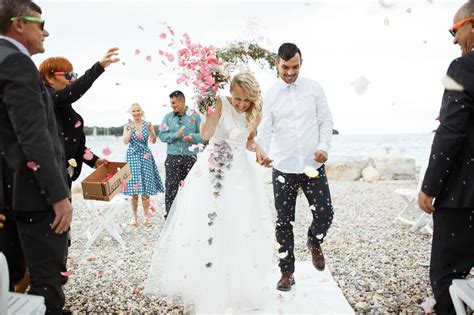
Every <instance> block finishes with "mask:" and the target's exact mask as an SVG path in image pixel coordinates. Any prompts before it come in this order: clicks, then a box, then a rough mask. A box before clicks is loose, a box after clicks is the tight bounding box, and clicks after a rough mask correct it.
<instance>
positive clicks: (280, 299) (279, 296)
mask: <svg viewBox="0 0 474 315" xmlns="http://www.w3.org/2000/svg"><path fill="white" fill-rule="evenodd" d="M277 300H278V301H283V300H284V298H283V295H281V294H280V293H279V294H278V295H277Z"/></svg>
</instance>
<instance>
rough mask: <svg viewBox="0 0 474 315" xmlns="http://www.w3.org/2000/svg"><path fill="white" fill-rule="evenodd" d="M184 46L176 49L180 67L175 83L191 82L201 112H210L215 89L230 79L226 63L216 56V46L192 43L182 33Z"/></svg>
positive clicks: (212, 110) (214, 99) (214, 100)
mask: <svg viewBox="0 0 474 315" xmlns="http://www.w3.org/2000/svg"><path fill="white" fill-rule="evenodd" d="M183 37H184V43H185V47H184V48H183V49H181V50H179V51H178V65H179V66H180V67H181V68H182V73H181V76H180V77H179V78H178V80H177V83H178V84H179V83H183V82H184V83H185V84H186V85H189V84H192V85H193V86H194V90H195V92H196V93H197V94H198V96H197V97H196V104H197V106H198V109H199V111H200V112H201V113H203V114H205V113H209V114H212V113H213V112H214V104H215V102H216V99H217V91H218V90H219V88H222V87H224V85H225V84H226V83H228V82H229V80H230V75H229V71H228V67H227V65H225V64H223V62H222V61H221V60H220V59H219V58H218V57H217V51H218V50H217V48H216V47H213V46H209V47H205V46H202V45H201V44H192V43H191V41H190V39H189V36H188V35H187V34H184V35H183Z"/></svg>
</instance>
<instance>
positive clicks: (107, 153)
mask: <svg viewBox="0 0 474 315" xmlns="http://www.w3.org/2000/svg"><path fill="white" fill-rule="evenodd" d="M102 153H103V154H104V155H110V153H112V151H111V150H110V149H109V148H105V149H103V150H102Z"/></svg>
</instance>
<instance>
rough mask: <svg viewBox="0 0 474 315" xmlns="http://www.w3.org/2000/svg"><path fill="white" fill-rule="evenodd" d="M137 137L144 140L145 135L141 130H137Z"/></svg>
mask: <svg viewBox="0 0 474 315" xmlns="http://www.w3.org/2000/svg"><path fill="white" fill-rule="evenodd" d="M137 139H138V140H143V135H142V133H141V132H137Z"/></svg>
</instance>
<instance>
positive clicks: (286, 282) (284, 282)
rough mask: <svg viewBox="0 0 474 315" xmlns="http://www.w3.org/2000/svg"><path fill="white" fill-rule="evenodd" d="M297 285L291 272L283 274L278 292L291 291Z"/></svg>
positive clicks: (278, 285)
mask: <svg viewBox="0 0 474 315" xmlns="http://www.w3.org/2000/svg"><path fill="white" fill-rule="evenodd" d="M294 284H295V278H294V277H293V274H292V273H291V272H283V273H282V274H281V278H280V281H278V283H277V290H280V291H290V290H291V286H292V285H294Z"/></svg>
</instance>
